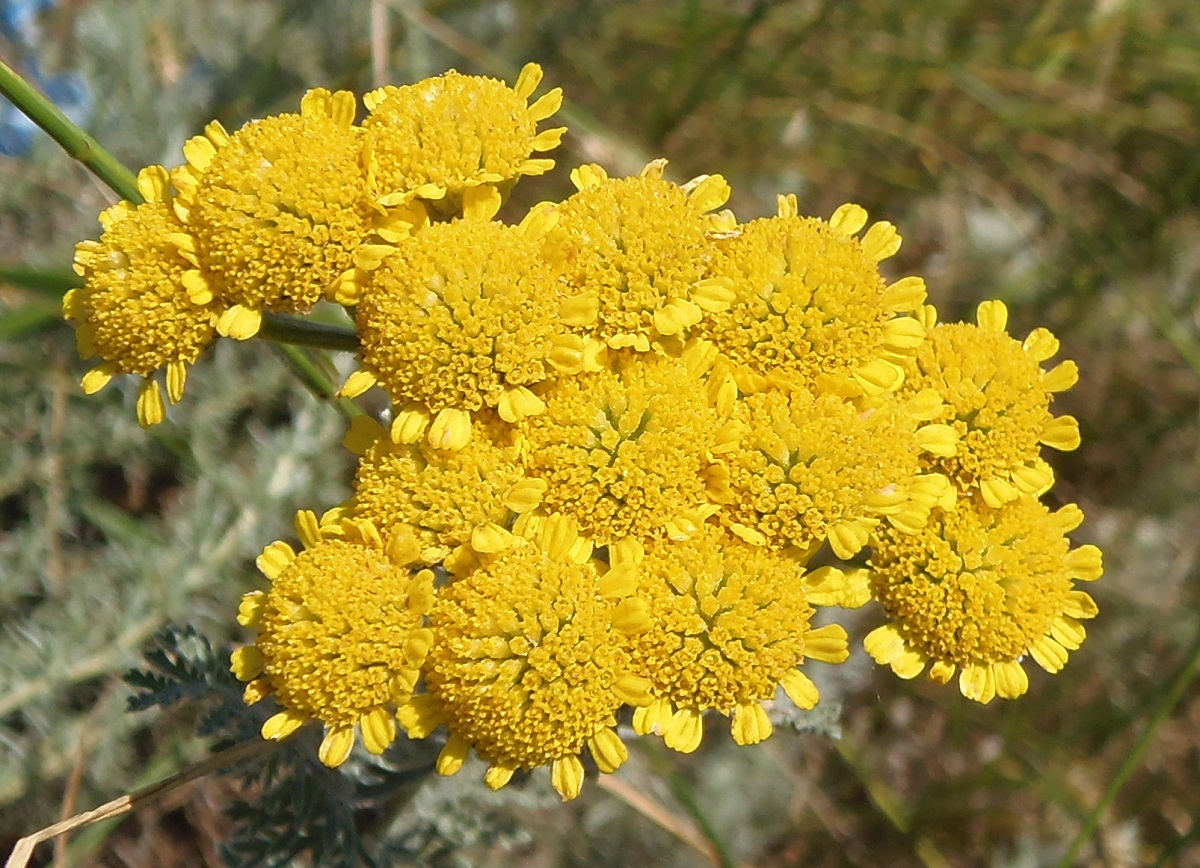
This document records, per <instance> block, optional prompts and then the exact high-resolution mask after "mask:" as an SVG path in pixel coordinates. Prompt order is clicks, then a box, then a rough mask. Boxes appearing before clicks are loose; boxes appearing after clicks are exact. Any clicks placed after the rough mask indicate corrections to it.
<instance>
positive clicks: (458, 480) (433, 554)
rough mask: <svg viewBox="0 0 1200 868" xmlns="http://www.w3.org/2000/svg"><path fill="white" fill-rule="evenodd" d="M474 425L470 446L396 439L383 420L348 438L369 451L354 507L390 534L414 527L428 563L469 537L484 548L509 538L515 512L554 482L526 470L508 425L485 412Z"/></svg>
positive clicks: (357, 425) (360, 426) (358, 425)
mask: <svg viewBox="0 0 1200 868" xmlns="http://www.w3.org/2000/svg"><path fill="white" fill-rule="evenodd" d="M473 428H474V432H473V434H472V436H471V439H470V442H468V443H467V445H466V446H465V447H463V448H462V449H460V450H446V449H437V448H435V447H433V446H431V445H430V444H429V443H428V441H426V440H425V439H423V438H422V439H418V440H417V441H416V442H412V443H397V442H394V441H393V440H392V438H391V436H389V435H388V434H387V433H385V432H384V430H383V428H382V427H381V426H380V425H379V424H378V423H376V422H374V421H373V420H371V419H369V418H368V417H366V416H362V417H359V419H356V420H355V421H354V423H353V424H352V426H351V429H350V433H349V434H348V435H347V438H346V440H347V445H348V446H350V447H351V449H353V450H354V451H355V452H357V453H358V454H360V455H361V456H362V459H361V461H360V462H359V465H358V471H357V473H356V474H355V477H354V497H353V499H352V501H351V503H350V504H349V511H350V513H351V514H353V515H354V516H356V517H360V518H366V519H369V520H370V521H371V522H372V523H373V524H374V525H375V526H376V527H378V528H379V530H380V533H382V534H383V536H384V537H385V538H386V537H388V536H389V535H391V534H392V533H394V532H397V531H398V530H403V531H405V532H407V533H411V534H412V535H413V536H414V537H415V538H416V540H417V541H418V542H419V543H420V545H421V560H422V561H423V562H425V563H436V562H439V561H441V560H442V559H444V558H445V557H446V556H447V555H449V554H450V553H451V551H452V550H454V549H456V548H458V547H459V546H463V545H469V546H471V548H472V549H474V550H475V551H477V552H494V551H499V550H500V549H502V548H504V547H505V546H507V545H509V544H510V543H511V541H512V535H511V534H510V533H509V530H508V528H509V527H510V526H511V524H512V520H513V519H514V518H515V517H516V516H517V515H518V514H520V513H525V512H528V511H530V510H532V509H534V508H535V507H536V506H537V505H538V504H539V503H540V502H541V496H542V492H544V491H545V488H546V484H545V483H544V482H543V481H541V480H539V479H529V478H526V476H525V473H524V471H523V470H522V467H521V463H520V447H519V446H518V445H517V443H516V442H515V440H514V438H513V436H512V432H511V430H510V429H508V426H504V425H502V424H501V423H500V422H499V420H496V419H491V420H490V421H489V420H488V419H486V418H480V419H477V420H476V421H475V422H474V424H473Z"/></svg>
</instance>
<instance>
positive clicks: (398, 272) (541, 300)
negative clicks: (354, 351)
mask: <svg viewBox="0 0 1200 868" xmlns="http://www.w3.org/2000/svg"><path fill="white" fill-rule="evenodd" d="M474 198H478V199H479V200H480V201H479V203H478V207H471V208H469V210H468V216H467V217H465V218H464V219H461V220H456V221H454V222H453V223H440V224H434V225H432V226H429V227H428V228H426V229H423V230H422V231H420V232H419V233H417V234H416V235H415V236H414V237H413V238H411V239H408V240H407V241H406V242H404V243H403V244H401V245H399V246H398V247H397V248H395V250H394V252H393V253H392V254H391V255H388V256H386V257H384V258H382V259H380V260H379V262H378V264H377V266H376V267H374V268H373V269H371V270H369V271H366V272H365V275H366V281H367V283H366V285H365V286H364V287H363V289H362V292H361V298H360V300H359V303H358V309H357V322H358V328H359V335H360V340H361V349H360V352H359V356H360V359H361V362H362V370H363V371H364V372H366V374H367V377H366V378H364V377H363V376H362V375H358V379H356V380H353V381H352V382H351V383H348V384H347V389H346V390H345V391H347V392H349V393H356V392H359V391H361V390H362V389H363V387H364V386H369V385H371V384H373V383H377V384H378V385H380V386H381V387H382V388H383V389H384V390H385V391H386V392H387V393H388V394H389V395H390V396H391V397H392V399H393V401H395V402H396V403H397V404H398V405H400V406H408V405H415V406H417V407H421V408H424V409H425V410H426V411H428V413H429V414H430V416H431V426H430V428H429V429H428V434H429V435H430V442H431V443H438V445H441V446H446V447H451V448H452V447H453V445H454V444H456V443H459V442H465V440H463V439H462V436H460V435H465V436H469V431H470V429H469V427H465V428H464V426H463V425H462V424H460V422H465V415H466V414H467V413H473V412H476V411H479V410H481V409H483V408H485V407H486V408H491V409H494V410H495V411H496V412H497V413H498V414H499V415H500V417H501V418H503V419H504V420H505V421H508V422H516V421H519V420H521V419H523V418H525V417H526V416H531V415H535V414H537V413H539V412H541V411H542V409H543V407H544V405H543V403H542V400H541V398H539V397H538V395H537V394H536V393H535V392H534V391H533V389H532V387H534V386H536V385H537V384H538V383H540V382H541V381H543V380H545V379H546V378H547V377H548V376H550V375H551V374H552V373H553V371H554V369H555V359H556V357H555V350H556V347H558V346H559V343H558V338H559V336H560V335H561V334H562V333H563V332H564V329H563V327H562V326H561V325H560V324H559V323H558V322H557V319H556V316H555V314H556V310H557V305H558V299H559V298H560V294H559V288H558V284H557V282H556V279H555V277H554V275H553V273H552V272H551V270H550V268H549V266H547V265H546V264H545V263H544V262H542V261H541V260H540V259H539V258H538V256H537V250H536V242H537V238H538V237H539V236H540V235H541V234H544V232H545V231H546V230H547V228H548V226H549V225H550V223H552V222H553V215H552V212H546V211H544V210H538V211H535V212H533V213H531V214H530V215H529V216H528V217H527V219H526V220H525V221H524V222H523V223H522V224H521V225H519V226H506V225H503V224H500V223H495V222H492V221H491V219H490V218H491V216H492V215H493V214H494V213H495V209H496V208H498V207H499V204H500V203H499V194H497V193H495V191H493V190H490V189H489V190H487V191H484V192H480V193H477V194H471V195H469V196H468V199H474ZM580 350H581V352H582V347H581V348H580ZM454 413H457V414H459V415H457V416H455V415H453V414H454ZM439 416H440V417H441V421H439V419H438V417H439Z"/></svg>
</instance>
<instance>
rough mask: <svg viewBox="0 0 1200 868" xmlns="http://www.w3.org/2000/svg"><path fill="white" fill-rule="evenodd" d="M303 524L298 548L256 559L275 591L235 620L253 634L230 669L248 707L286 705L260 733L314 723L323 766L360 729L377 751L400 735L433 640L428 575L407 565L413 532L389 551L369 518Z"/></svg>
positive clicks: (301, 516) (300, 518)
mask: <svg viewBox="0 0 1200 868" xmlns="http://www.w3.org/2000/svg"><path fill="white" fill-rule="evenodd" d="M296 529H297V532H298V533H299V536H300V539H301V541H302V542H303V544H304V549H303V550H302V551H301V552H299V553H296V552H295V550H293V549H292V547H291V546H290V545H288V544H287V543H286V542H282V541H280V542H274V543H271V544H270V545H268V546H267V547H266V548H265V549H264V550H263V553H262V555H261V556H260V557H259V558H258V567H259V570H260V571H261V572H262V573H263V575H264V576H266V577H267V579H269V580H270V582H271V587H270V589H269V590H267V591H253V592H251V593H249V594H247V595H246V596H245V597H243V598H242V605H241V607H240V609H239V615H238V621H239V623H241V624H242V625H244V626H247V627H253V628H254V629H255V630H256V631H257V634H258V635H257V638H256V639H255V643H254V644H253V645H248V646H246V647H244V648H240V649H238V650H237V651H235V652H234V653H233V661H232V663H233V666H232V668H233V672H234V674H236V675H237V677H238V678H239V679H240V680H242V681H248V682H249V683H248V684H247V685H246V691H245V699H246V702H247V703H248V704H250V703H254V702H258V701H260V700H261V699H263V698H265V697H266V696H273V697H274V699H275V701H276V702H277V703H278V704H279V706H280V707H281V708H282V710H281V711H280V712H279V713H278V714H275V715H274V716H272V717H271V718H270V719H268V720H267V722H266V723H264V724H263V727H262V735H263V738H268V739H276V740H278V739H282V738H286V737H287V736H289V735H291V734H292V733H293V732H295V731H296V730H297V729H298V728H299V727H301V726H302V725H304V724H305V723H307V722H309V721H315V722H319V723H321V724H323V725H324V730H325V736H324V739H323V740H322V742H321V749H320V759H321V762H323V763H325V765H328V766H338V765H341V764H342V763H343V762H345V760H346V758H347V757H348V756H349V755H350V751H351V749H352V748H353V746H354V740H355V728H356V727H357V728H358V730H359V732H360V733H361V738H362V743H363V745H364V746H365V747H366V748H367V750H369V751H370V752H372V753H376V754H378V753H382V752H383V751H384V749H385V748H387V746H388V745H389V744H391V742H392V741H393V739H394V738H395V735H396V726H395V713H396V710H397V708H399V707H402V706H404V705H405V704H406V703H408V702H409V700H410V699H411V697H412V693H413V688H414V686H415V685H416V683H417V680H418V678H419V677H420V671H421V667H422V665H423V664H424V662H425V656H426V653H427V652H428V650H429V647H430V644H431V642H432V633H431V632H430V631H429V629H428V628H427V627H426V626H425V616H426V615H427V613H428V612H429V610H430V609H431V607H432V606H433V600H434V590H433V573H432V571H430V570H416V569H415V568H413V567H412V566H411V564H412V563H413V562H414V561H415V560H416V558H417V553H418V546H417V543H416V541H415V540H414V539H413V538H412V537H406V536H404V535H399V534H397V535H393V537H392V538H391V539H390V540H389V542H388V543H387V544H385V543H384V541H383V540H382V538H381V537H380V535H379V531H378V530H377V529H376V528H375V526H374V525H373V524H372V523H371V522H369V521H366V520H343V521H341V522H339V523H336V524H321V523H319V522H318V520H317V517H316V516H315V515H314V514H313V513H311V512H300V513H298V514H297V516H296Z"/></svg>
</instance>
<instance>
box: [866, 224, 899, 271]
mask: <svg viewBox="0 0 1200 868" xmlns="http://www.w3.org/2000/svg"><path fill="white" fill-rule="evenodd" d="M862 246H863V253H865V254H866V255H867V257H868V258H870V259H873V260H875V261H876V262H880V261H882V260H884V259H887V258H888V257H889V256H895V255H896V251H897V250H899V249H900V233H899V232H897V231H896V227H895V226H893V225H892V224H891V223H889V222H887V221H886V220H881V221H880V222H878V223H876V224H874V225H873V226H872V227H871V228H870V229H868V230H867V234H866V235H864V236H863V239H862Z"/></svg>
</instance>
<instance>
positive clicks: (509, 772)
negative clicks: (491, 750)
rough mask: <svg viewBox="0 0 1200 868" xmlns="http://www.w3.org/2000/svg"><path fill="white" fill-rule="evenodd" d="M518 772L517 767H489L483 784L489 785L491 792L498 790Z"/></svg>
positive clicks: (484, 775)
mask: <svg viewBox="0 0 1200 868" xmlns="http://www.w3.org/2000/svg"><path fill="white" fill-rule="evenodd" d="M516 770H517V769H516V767H515V766H505V765H499V764H497V765H493V766H489V767H488V770H487V771H486V772H484V774H483V782H484V783H485V784H487V786H488V789H489V790H498V789H500V788H502V787H503V786H505V785H506V784H507V783H508V782H509V781H511V780H512V776H513V774H514V773H515V772H516Z"/></svg>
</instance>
